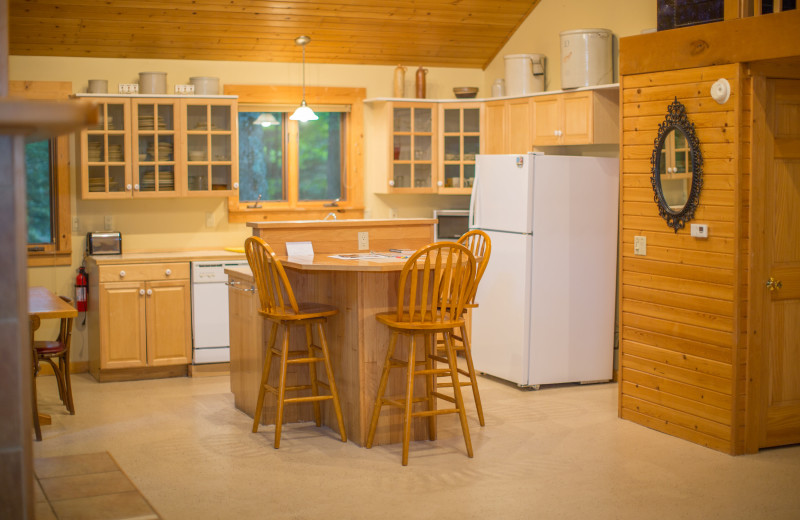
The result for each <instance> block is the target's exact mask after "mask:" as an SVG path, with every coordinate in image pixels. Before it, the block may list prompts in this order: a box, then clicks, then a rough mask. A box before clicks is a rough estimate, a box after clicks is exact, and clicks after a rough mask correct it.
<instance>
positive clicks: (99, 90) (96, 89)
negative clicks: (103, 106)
mask: <svg viewBox="0 0 800 520" xmlns="http://www.w3.org/2000/svg"><path fill="white" fill-rule="evenodd" d="M86 92H89V93H90V94H108V80H107V79H90V80H89V87H88V88H87V89H86Z"/></svg>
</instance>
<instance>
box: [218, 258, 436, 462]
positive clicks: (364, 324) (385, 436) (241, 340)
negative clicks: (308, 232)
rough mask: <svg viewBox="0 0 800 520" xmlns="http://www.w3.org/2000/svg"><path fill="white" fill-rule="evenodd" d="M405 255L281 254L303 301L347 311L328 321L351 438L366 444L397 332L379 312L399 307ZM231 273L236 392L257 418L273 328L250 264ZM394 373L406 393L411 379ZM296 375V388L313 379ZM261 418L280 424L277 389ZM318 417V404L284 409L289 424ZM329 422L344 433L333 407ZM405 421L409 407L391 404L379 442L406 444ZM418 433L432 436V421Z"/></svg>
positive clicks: (390, 391)
mask: <svg viewBox="0 0 800 520" xmlns="http://www.w3.org/2000/svg"><path fill="white" fill-rule="evenodd" d="M404 253H405V252H402V253H395V254H392V253H391V252H390V253H382V255H383V256H373V257H372V258H369V256H370V255H368V254H367V255H364V254H363V253H362V254H359V253H353V254H352V255H347V254H345V255H314V256H313V257H308V258H302V257H287V256H278V259H279V260H280V261H281V263H282V264H283V267H284V268H285V271H286V274H287V278H288V279H289V282H290V283H291V285H292V289H293V291H294V293H295V297H296V299H297V301H298V302H301V301H302V302H315V303H325V304H329V305H333V306H335V307H336V308H338V309H339V313H338V314H337V315H335V316H332V317H330V318H328V321H327V324H326V325H325V327H326V335H327V337H328V343H329V345H330V354H331V364H332V368H333V373H334V377H335V378H336V386H337V389H338V391H339V399H340V402H341V407H342V415H343V417H344V423H345V429H346V431H347V437H348V439H349V440H350V441H352V442H355V443H356V444H358V445H360V446H364V445H366V440H367V434H368V430H369V422H370V418H371V414H372V408H373V405H374V403H375V397H376V396H377V393H378V383H379V381H380V376H381V370H382V367H383V363H384V358H385V356H386V349H387V346H388V344H389V339H390V335H391V334H390V331H389V329H388V327H386V326H385V325H383V324H381V323H379V322H378V321H377V320H376V319H375V315H376V314H378V313H380V312H386V311H389V310H391V309H394V308H396V306H397V285H398V280H399V277H400V274H401V272H402V270H403V266H404V265H405V263H406V259H407V258H408V255H407V254H404ZM225 272H226V273H227V274H228V277H229V282H228V284H229V291H228V297H229V316H230V348H231V365H230V374H231V391H232V392H233V394H234V402H235V406H236V407H237V408H238V409H239V410H241V411H243V412H245V413H247V414H248V415H250V416H251V417H252V416H253V413H254V411H255V407H256V398H257V396H258V388H259V384H260V380H261V371H262V366H263V363H264V355H265V351H266V341H267V338H268V337H269V334H268V332H269V328H268V327H269V325H268V322H267V320H264V319H263V318H262V317H261V316H260V315H259V314H258V308H259V301H258V296H257V294H256V293H255V290H254V284H253V275H252V273H251V271H250V269H249V267H237V268H229V269H226V270H225ZM291 338H292V346H293V348H298V349H299V348H303V345H304V343H303V340H304V339H305V338H304V335H303V333H302V332H301V331H298V332H294V333H293V335H292V336H291ZM406 348H407V342H406V343H405V344H404V342H402V341H401V342H400V343H399V344H398V349H397V351H396V354H397V355H398V356H399V357H400V358H402V357H403V356H404V355H406ZM422 350H423V349H420V351H422ZM277 365H278V364H277V363H273V366H272V373H271V376H270V377H271V378H277V376H278V373H277V368H278V367H277ZM292 368H294V367H292ZM392 372H393V373H391V374H390V378H389V382H388V386H387V393H386V395H387V396H388V395H402V394H403V392H404V391H405V385H406V381H405V376H404V374H401V373H400V372H402V371H399V370H398V371H392ZM394 372H396V373H394ZM288 377H289V381H288V384H289V385H302V384H305V383H307V382H308V381H309V379H308V374H307V371H306V370H304V369H299V370H292V369H291V368H290V373H289V375H288ZM271 380H276V379H271ZM424 390H425V383H424V378H421V379H420V380H419V382H418V383H417V384H415V394H416V395H423V394H424ZM261 417H262V419H261V422H262V423H263V424H273V423H274V420H275V399H274V397H272V396H271V394H267V400H266V402H265V404H264V410H263V413H262V415H261ZM313 420H314V415H313V408H312V407H311V406H305V405H299V406H292V407H287V408H285V410H284V422H285V423H291V422H305V421H313ZM323 423H324V424H325V425H327V426H329V427H330V428H331V429H332V430H333V432H336V431H338V429H337V426H336V418H335V415H334V414H333V411H332V409H331V410H324V411H323ZM402 423H403V417H402V410H400V409H395V408H393V407H384V411H382V412H381V420H380V422H379V423H378V429H377V432H376V435H375V440H374V442H373V444H375V445H379V444H393V443H399V442H401V441H402ZM411 437H412V439H413V440H423V439H428V438H429V435H428V421H427V420H425V419H424V418H415V419H414V421H413V424H412V431H411Z"/></svg>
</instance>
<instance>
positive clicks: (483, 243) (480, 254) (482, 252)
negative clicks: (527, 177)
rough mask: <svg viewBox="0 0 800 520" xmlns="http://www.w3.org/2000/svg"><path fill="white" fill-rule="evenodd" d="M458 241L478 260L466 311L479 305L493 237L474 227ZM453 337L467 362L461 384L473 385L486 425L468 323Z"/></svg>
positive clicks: (473, 393) (473, 391) (441, 347)
mask: <svg viewBox="0 0 800 520" xmlns="http://www.w3.org/2000/svg"><path fill="white" fill-rule="evenodd" d="M457 243H459V244H461V245H463V246H465V247H466V248H467V249H469V250H470V252H471V253H472V255H473V256H474V257H475V261H476V262H477V268H476V269H475V280H474V281H473V283H472V291H471V292H470V295H469V298H467V303H466V304H465V305H464V311H465V312H466V310H467V309H474V308H476V307H477V306H478V304H477V303H476V302H475V294H476V293H477V292H478V284H479V283H480V281H481V278H482V277H483V273H484V271H486V266H487V265H489V257H490V256H491V254H492V239H491V238H489V235H488V234H486V232H485V231H481V230H479V229H473V230H472V231H469V232H467V233H464V234H463V235H462V236H461V238H459V239H458V242H457ZM452 338H453V340H454V341H453V345H454V346H453V349H454V350H455V351H456V354H458V353H459V352H463V354H464V359H465V360H466V362H467V369H466V370H464V369H463V368H459V369H458V373H459V374H461V375H464V376H467V379H466V380H459V384H460V385H461V386H471V387H472V396H473V398H474V399H475V408H476V410H477V412H478V422H479V423H480V425H481V426H484V425H485V424H486V423H485V421H484V420H483V405H482V404H481V394H480V392H479V391H478V378H477V377H476V375H475V366H474V365H473V364H472V348H471V346H470V342H469V336H468V334H467V326H466V323H464V324H463V325H461V327H460V328H459V333H458V334H453V335H452ZM436 346H437V348H438V349H440V350H441V349H443V348H444V341H443V340H439V341H437V343H436ZM440 386H443V387H447V386H452V382H450V381H446V382H442V383H440Z"/></svg>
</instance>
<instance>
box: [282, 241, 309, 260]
mask: <svg viewBox="0 0 800 520" xmlns="http://www.w3.org/2000/svg"><path fill="white" fill-rule="evenodd" d="M286 256H288V257H289V258H314V247H313V246H312V245H311V242H310V241H306V242H286Z"/></svg>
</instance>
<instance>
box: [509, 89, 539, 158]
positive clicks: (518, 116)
mask: <svg viewBox="0 0 800 520" xmlns="http://www.w3.org/2000/svg"><path fill="white" fill-rule="evenodd" d="M532 149H533V144H532V141H531V102H530V99H529V98H519V99H511V100H509V101H508V151H507V152H506V153H527V152H530V151H531V150H532Z"/></svg>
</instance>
